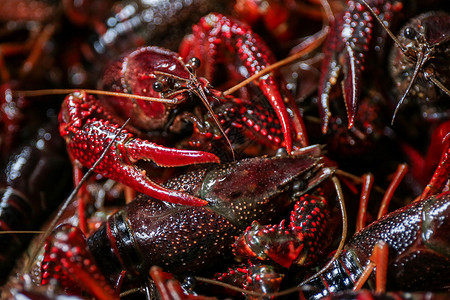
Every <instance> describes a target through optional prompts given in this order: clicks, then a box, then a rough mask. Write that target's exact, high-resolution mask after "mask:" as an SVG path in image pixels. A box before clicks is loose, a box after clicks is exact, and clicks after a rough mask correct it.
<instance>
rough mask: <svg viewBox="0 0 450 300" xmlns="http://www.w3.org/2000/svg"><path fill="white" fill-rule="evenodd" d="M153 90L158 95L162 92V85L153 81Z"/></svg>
mask: <svg viewBox="0 0 450 300" xmlns="http://www.w3.org/2000/svg"><path fill="white" fill-rule="evenodd" d="M153 90H154V91H155V92H158V93H161V92H164V84H162V83H161V82H159V81H155V82H154V83H153Z"/></svg>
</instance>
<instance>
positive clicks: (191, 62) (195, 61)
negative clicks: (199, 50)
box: [187, 57, 200, 70]
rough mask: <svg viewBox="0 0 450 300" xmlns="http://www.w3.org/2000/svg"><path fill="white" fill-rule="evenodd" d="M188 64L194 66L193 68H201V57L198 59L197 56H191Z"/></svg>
mask: <svg viewBox="0 0 450 300" xmlns="http://www.w3.org/2000/svg"><path fill="white" fill-rule="evenodd" d="M187 66H188V67H190V68H192V69H193V70H196V69H198V68H200V59H198V58H197V57H193V58H191V59H190V60H189V62H188V63H187Z"/></svg>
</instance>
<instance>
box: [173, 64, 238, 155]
mask: <svg viewBox="0 0 450 300" xmlns="http://www.w3.org/2000/svg"><path fill="white" fill-rule="evenodd" d="M180 61H181V62H182V63H183V61H182V60H181V58H180ZM184 67H185V68H186V70H187V71H188V72H189V74H190V81H191V83H190V84H192V85H194V87H193V90H192V91H193V92H194V93H195V94H196V95H197V96H198V97H199V98H200V100H202V103H203V105H204V106H205V108H206V109H207V110H208V112H209V114H210V115H211V117H212V118H213V120H214V123H216V125H217V128H218V129H219V131H220V134H221V135H222V136H223V137H224V138H225V140H226V141H227V144H228V146H229V147H230V150H231V155H232V156H233V161H234V160H236V156H235V154H234V150H233V145H232V144H231V141H230V139H229V138H228V136H227V134H226V133H225V130H224V129H223V127H222V125H221V124H220V122H219V120H218V119H217V117H216V113H215V112H214V111H213V109H212V107H211V105H210V104H209V102H208V98H207V97H206V94H205V90H204V88H203V86H202V85H201V84H200V82H199V80H198V79H197V75H196V74H195V70H196V69H198V68H199V67H200V60H199V59H198V58H196V57H193V58H191V59H190V60H189V62H188V63H187V64H184Z"/></svg>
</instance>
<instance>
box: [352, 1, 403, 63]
mask: <svg viewBox="0 0 450 300" xmlns="http://www.w3.org/2000/svg"><path fill="white" fill-rule="evenodd" d="M358 1H359V2H360V3H362V4H363V5H364V6H365V7H366V8H367V10H369V11H370V13H371V14H372V15H373V16H374V17H375V19H377V21H378V23H380V25H381V27H383V29H384V30H385V31H386V33H387V34H388V35H389V36H390V37H391V39H392V40H393V41H394V43H395V44H396V45H397V47H398V48H399V49H400V50H401V51H402V52H403V54H405V55H407V50H406V48H405V46H403V45H402V43H401V42H400V40H399V39H398V38H397V37H396V36H395V34H393V33H392V31H391V30H390V29H389V28H388V27H387V26H386V24H384V21H383V20H381V18H380V17H379V16H378V15H377V13H376V12H375V11H374V10H373V9H372V7H370V5H369V3H367V1H366V0H358Z"/></svg>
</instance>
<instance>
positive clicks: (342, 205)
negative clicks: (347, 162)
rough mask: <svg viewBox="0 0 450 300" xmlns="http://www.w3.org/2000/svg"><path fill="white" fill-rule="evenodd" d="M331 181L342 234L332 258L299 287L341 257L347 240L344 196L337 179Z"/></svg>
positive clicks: (317, 275)
mask: <svg viewBox="0 0 450 300" xmlns="http://www.w3.org/2000/svg"><path fill="white" fill-rule="evenodd" d="M331 181H332V182H333V185H334V188H335V189H336V194H337V198H338V200H339V206H340V208H341V217H342V233H341V241H340V242H339V246H338V248H337V249H336V252H335V253H334V255H333V257H332V258H331V259H330V260H329V261H328V263H327V264H326V265H325V266H324V267H322V268H321V269H320V270H319V271H318V272H317V273H315V274H314V275H312V276H311V277H309V278H307V279H305V280H303V281H302V282H301V283H300V284H299V286H304V285H306V284H307V283H308V282H310V281H311V280H313V279H315V278H317V277H319V276H320V275H322V274H323V273H324V272H325V271H326V270H328V268H329V267H330V266H331V265H332V264H333V263H334V262H335V261H336V260H337V259H338V258H339V255H341V253H342V250H343V249H344V246H345V240H346V239H347V231H348V228H347V227H348V218H347V209H346V208H345V200H344V194H343V192H342V187H341V184H340V182H339V179H337V177H336V176H332V177H331Z"/></svg>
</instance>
